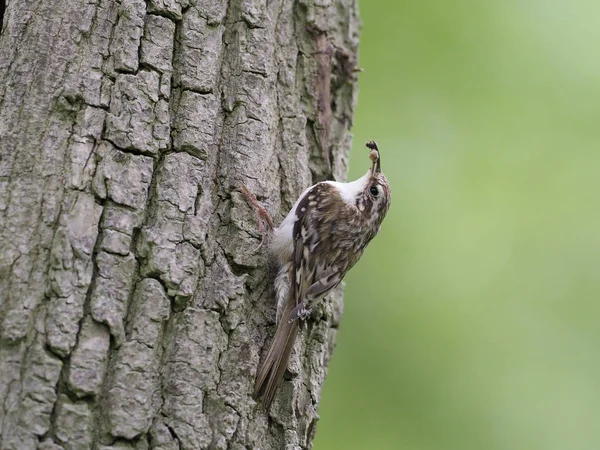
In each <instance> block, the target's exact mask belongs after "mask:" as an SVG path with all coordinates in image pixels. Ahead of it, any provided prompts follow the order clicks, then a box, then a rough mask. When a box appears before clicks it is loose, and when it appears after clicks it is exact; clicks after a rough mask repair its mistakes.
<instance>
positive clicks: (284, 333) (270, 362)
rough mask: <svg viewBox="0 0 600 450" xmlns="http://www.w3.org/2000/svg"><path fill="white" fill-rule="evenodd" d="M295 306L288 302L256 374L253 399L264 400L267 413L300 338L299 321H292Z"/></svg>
mask: <svg viewBox="0 0 600 450" xmlns="http://www.w3.org/2000/svg"><path fill="white" fill-rule="evenodd" d="M294 306H295V305H294V304H293V302H290V301H288V302H287V304H286V306H285V309H284V311H283V314H282V315H281V321H280V322H279V325H278V326H277V331H276V332H275V337H274V338H273V342H272V343H271V347H270V348H269V351H268V353H267V356H266V357H265V359H264V361H263V362H262V364H261V365H260V366H259V367H258V371H257V374H256V382H255V383H254V393H253V394H252V397H254V399H255V400H256V401H258V400H260V399H262V402H263V405H264V406H265V409H266V410H267V411H268V410H269V407H270V406H271V402H272V401H273V398H274V397H275V393H276V392H277V389H278V388H279V386H280V385H281V382H282V381H283V375H284V373H285V370H286V368H287V365H288V362H289V360H290V355H291V354H292V348H294V343H295V342H296V336H298V321H297V320H293V321H292V320H290V318H291V314H292V310H293V309H294Z"/></svg>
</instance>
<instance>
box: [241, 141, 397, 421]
mask: <svg viewBox="0 0 600 450" xmlns="http://www.w3.org/2000/svg"><path fill="white" fill-rule="evenodd" d="M366 146H367V147H368V148H369V149H370V150H371V151H370V153H369V158H370V159H371V160H372V163H373V164H372V166H371V168H370V169H369V170H368V172H367V173H366V174H365V175H364V176H362V177H361V178H359V179H358V180H356V181H353V182H350V183H340V182H336V181H322V182H320V183H317V184H315V185H314V186H311V187H309V188H308V189H306V190H305V191H304V192H303V193H302V195H300V197H299V198H298V200H297V201H296V203H295V204H294V206H293V207H292V209H291V210H290V212H289V213H288V215H287V217H286V218H285V219H284V220H283V222H281V224H280V225H279V226H278V227H276V228H274V229H273V233H272V236H270V239H269V241H268V247H269V251H270V253H271V255H272V256H273V257H274V258H275V259H276V262H277V264H278V267H279V273H278V275H277V277H276V279H275V291H276V295H277V305H278V307H277V323H278V326H277V331H276V332H275V337H274V338H273V342H272V344H271V347H270V348H269V351H268V353H267V356H266V357H265V359H264V361H263V362H262V364H261V365H260V366H259V368H258V371H257V376H256V383H255V386H254V394H253V397H254V398H255V399H256V400H260V399H262V401H263V404H264V406H265V408H266V409H269V407H270V405H271V402H272V401H273V398H274V396H275V393H276V392H277V389H278V388H279V385H280V384H281V382H282V380H283V375H284V373H285V370H286V368H287V365H288V362H289V359H290V355H291V352H292V348H293V347H294V342H295V341H296V336H297V335H298V330H299V321H300V320H304V319H306V318H307V317H308V316H309V315H310V312H311V310H312V308H313V307H314V306H315V305H316V304H317V303H318V302H319V301H321V300H322V299H323V298H324V297H325V296H326V295H327V294H328V293H329V292H331V291H332V290H333V289H334V288H335V287H336V286H337V285H338V284H339V283H340V282H341V281H342V279H343V278H344V275H346V272H348V270H350V268H351V267H352V266H353V265H354V264H355V263H356V262H357V261H358V260H359V259H360V257H361V255H362V253H363V251H364V249H365V247H366V246H367V244H368V243H369V242H370V241H371V239H373V237H375V235H376V234H377V233H378V232H379V229H380V227H381V223H382V221H383V218H384V217H385V215H386V213H387V212H388V209H389V207H390V201H391V189H390V185H389V183H388V181H387V179H386V177H385V176H384V175H383V173H381V158H380V155H379V150H378V148H377V144H376V143H375V142H374V141H370V142H368V143H367V144H366ZM243 191H244V195H245V196H246V198H247V199H248V201H249V202H250V203H251V204H252V205H253V206H254V207H255V208H256V210H257V213H258V214H259V217H260V218H263V219H265V220H266V221H267V223H268V224H269V226H270V227H271V228H273V224H272V221H271V219H270V218H269V216H268V213H267V212H266V210H265V209H264V208H263V207H262V206H260V205H259V203H258V202H257V200H256V197H254V196H253V195H252V194H250V193H249V192H248V191H247V190H246V189H245V188H244V189H243Z"/></svg>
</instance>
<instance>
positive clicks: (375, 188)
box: [369, 186, 379, 197]
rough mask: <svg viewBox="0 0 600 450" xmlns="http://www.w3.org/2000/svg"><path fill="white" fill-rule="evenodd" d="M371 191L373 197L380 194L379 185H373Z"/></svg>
mask: <svg viewBox="0 0 600 450" xmlns="http://www.w3.org/2000/svg"><path fill="white" fill-rule="evenodd" d="M369 192H370V193H371V195H372V196H373V197H377V196H378V195H379V189H377V186H371V189H369Z"/></svg>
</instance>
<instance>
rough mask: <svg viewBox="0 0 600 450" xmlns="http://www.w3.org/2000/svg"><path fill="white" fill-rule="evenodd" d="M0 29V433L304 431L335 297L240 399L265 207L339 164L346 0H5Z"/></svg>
mask: <svg viewBox="0 0 600 450" xmlns="http://www.w3.org/2000/svg"><path fill="white" fill-rule="evenodd" d="M4 22H5V26H4V30H3V32H2V36H1V38H0V118H1V119H0V361H1V364H0V399H1V400H2V401H1V403H0V436H1V438H0V439H1V440H0V447H1V448H2V449H34V448H43V449H58V448H65V449H88V448H94V449H108V448H118V449H128V448H136V449H137V448H143V449H147V448H161V449H177V448H183V449H205V448H210V449H255V448H256V449H278V450H279V449H283V448H290V449H298V448H302V449H304V448H309V447H310V446H311V442H312V439H313V436H314V431H315V423H316V420H317V417H318V416H317V406H318V401H319V396H320V389H321V385H322V384H323V381H324V377H325V370H326V365H327V362H328V360H329V358H330V355H331V351H332V347H333V343H334V340H335V333H336V327H337V324H338V322H339V316H340V311H341V298H340V297H341V293H340V292H339V291H338V292H337V293H336V295H334V296H333V297H334V298H332V299H330V301H328V302H327V304H326V306H325V307H324V308H323V311H322V314H321V317H320V318H318V319H315V320H313V321H312V322H310V323H308V324H307V325H306V326H304V329H303V331H302V332H301V339H299V340H298V343H297V345H296V348H295V350H294V356H293V357H292V361H291V364H290V372H289V374H288V377H287V378H286V382H285V383H284V384H283V386H282V388H281V390H280V392H279V393H278V395H277V397H276V400H275V402H274V405H273V407H272V408H271V411H270V414H267V413H265V411H264V409H263V408H262V407H261V406H260V405H257V404H256V403H255V402H254V400H252V399H251V396H250V395H251V392H252V388H253V383H254V377H255V374H256V368H257V366H258V362H259V359H260V358H261V356H262V355H264V351H265V350H266V348H267V346H268V345H269V343H270V339H271V337H272V335H273V332H274V328H275V326H274V321H275V306H276V305H275V300H274V294H273V289H272V279H271V276H272V275H271V274H270V271H269V269H268V264H267V256H266V254H265V251H264V250H259V251H254V249H255V247H256V246H257V244H258V242H259V239H260V236H259V234H258V232H257V222H256V219H255V215H254V212H253V211H252V209H251V208H249V206H248V205H247V204H246V202H245V201H244V199H243V197H242V196H241V194H240V187H241V185H242V184H245V185H246V186H247V187H248V189H249V190H250V191H252V192H254V193H256V194H257V195H258V197H259V199H260V200H261V201H263V202H264V204H265V205H266V206H267V209H268V210H269V211H270V212H271V214H272V215H273V217H274V219H275V220H276V221H278V220H281V219H282V218H283V217H284V215H285V213H287V211H288V210H289V208H290V206H291V205H292V204H293V202H294V201H295V199H296V198H297V196H298V195H299V194H300V193H301V192H302V190H303V189H304V188H306V187H308V186H309V185H311V184H313V183H315V182H316V181H319V180H322V179H325V178H334V179H343V178H344V176H345V173H346V162H347V152H348V149H349V146H350V134H349V128H350V125H351V121H352V114H353V109H354V99H355V93H356V83H355V81H356V77H355V75H354V73H355V71H354V69H355V67H356V58H357V54H356V52H357V34H358V31H357V30H358V13H357V6H356V2H355V0H301V1H297V2H292V1H286V0H276V1H265V0H230V1H229V2H226V1H225V0H199V1H192V0H181V1H177V0H148V1H142V0H122V1H121V2H114V1H108V0H92V1H81V0H56V1H53V2H50V1H45V2H44V1H39V0H25V1H20V2H17V1H15V0H13V1H12V2H11V1H9V3H8V5H7V9H6V14H5V17H4Z"/></svg>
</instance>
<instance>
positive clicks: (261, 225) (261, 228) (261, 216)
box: [242, 185, 275, 251]
mask: <svg viewBox="0 0 600 450" xmlns="http://www.w3.org/2000/svg"><path fill="white" fill-rule="evenodd" d="M242 194H243V195H244V197H245V198H246V201H247V202H248V204H249V205H250V206H251V207H252V209H254V211H255V212H256V220H257V221H258V232H259V233H260V234H261V239H260V244H258V247H256V248H255V249H254V251H257V250H258V249H259V248H261V247H262V245H263V244H264V242H265V235H266V234H268V233H270V232H272V231H273V230H274V229H275V225H273V220H271V216H270V215H269V212H268V211H267V210H266V209H265V207H264V206H263V205H261V204H260V203H259V201H258V200H257V199H256V195H254V194H253V193H252V192H250V191H249V190H248V188H246V186H244V185H242ZM265 222H266V223H267V226H268V230H265Z"/></svg>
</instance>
